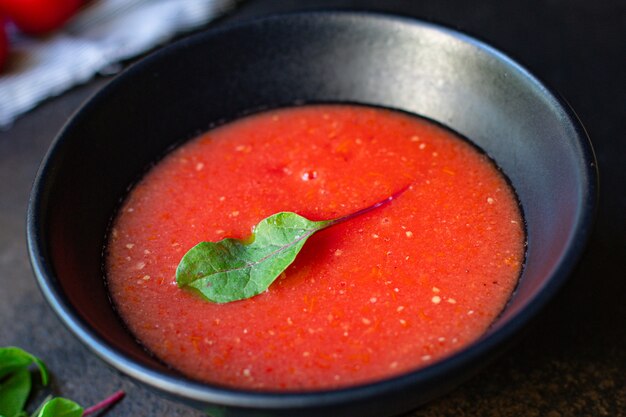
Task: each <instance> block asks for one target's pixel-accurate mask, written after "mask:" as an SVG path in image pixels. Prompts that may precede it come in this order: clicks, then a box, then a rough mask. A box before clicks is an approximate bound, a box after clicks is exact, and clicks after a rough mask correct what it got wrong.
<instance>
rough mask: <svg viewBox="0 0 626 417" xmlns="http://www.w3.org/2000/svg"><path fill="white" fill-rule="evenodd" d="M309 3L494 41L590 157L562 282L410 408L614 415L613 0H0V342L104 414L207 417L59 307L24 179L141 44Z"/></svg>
mask: <svg viewBox="0 0 626 417" xmlns="http://www.w3.org/2000/svg"><path fill="white" fill-rule="evenodd" d="M16 4H17V6H16ZM51 4H52V6H50V5H51ZM20 6H21V8H20ZM320 9H349V10H370V11H378V12H386V13H394V14H400V15H405V16H411V17H415V18H419V19H422V20H427V21H430V22H434V23H439V24H442V25H445V26H448V27H451V28H454V29H457V30H460V31H463V32H466V33H468V34H470V35H472V36H475V37H477V38H479V39H481V40H483V41H485V42H487V43H489V44H491V45H492V46H495V47H496V48H498V49H500V50H502V51H504V52H505V53H507V54H509V55H510V56H511V57H513V58H514V59H516V60H517V61H519V62H520V63H521V64H522V65H524V66H526V67H527V68H528V69H529V70H530V71H531V72H532V73H534V74H535V75H536V76H538V77H539V78H540V79H541V80H543V81H544V82H545V83H546V84H547V85H548V86H550V87H551V88H553V89H555V90H556V91H557V92H559V93H560V94H561V95H562V96H563V97H564V98H565V99H566V100H567V101H568V102H569V103H570V105H571V106H572V107H573V109H574V110H575V111H576V113H577V114H578V116H579V117H580V119H581V121H582V123H583V125H584V126H585V127H586V129H587V130H588V133H589V136H590V137H591V140H592V142H593V144H594V147H595V150H596V153H597V158H598V162H599V167H600V173H601V193H600V206H599V207H600V208H599V211H598V217H597V222H596V227H595V230H594V234H593V236H592V238H591V241H590V244H589V246H588V249H587V252H586V254H585V256H584V257H583V259H582V260H581V262H580V264H579V266H578V268H577V269H576V271H575V273H574V274H573V276H572V278H571V280H570V282H569V283H568V284H567V286H566V287H565V288H564V290H563V291H561V293H560V294H559V295H558V297H557V298H556V299H555V300H554V302H552V303H551V304H550V305H549V306H548V308H547V309H546V310H545V311H544V312H543V313H542V314H541V316H540V318H539V319H538V320H535V322H534V324H533V325H532V326H530V327H529V328H528V329H527V331H526V332H525V334H524V335H522V337H521V338H520V340H519V341H518V343H516V344H515V345H514V346H512V347H511V348H510V349H509V350H508V352H507V353H505V354H504V355H502V356H501V357H500V358H498V359H496V360H495V361H494V362H492V363H491V364H489V365H488V366H487V367H486V368H485V370H484V371H482V372H481V373H479V374H478V375H476V376H475V377H474V378H473V379H471V380H470V381H468V382H466V383H465V384H463V385H461V386H459V387H458V388H457V389H456V390H455V391H453V392H451V393H450V394H448V395H446V396H444V397H442V398H440V399H438V400H436V401H434V402H431V403H429V404H427V405H425V406H423V407H422V408H420V409H418V410H415V411H413V412H411V413H409V414H407V416H414V417H417V416H420V417H422V416H423V417H426V416H428V417H430V416H457V417H458V416H494V417H496V416H497V417H499V416H548V417H559V416H618V417H619V416H625V415H626V411H625V410H626V377H625V375H626V327H625V326H624V323H626V300H625V294H626V262H625V258H626V168H625V166H626V165H625V164H624V158H625V156H626V3H625V2H624V1H619V0H602V1H595V2H590V1H588V0H587V1H583V0H542V1H539V0H529V1H525V2H505V1H500V0H484V1H476V2H468V1H453V0H421V1H418V0H415V1H411V0H385V1H374V0H369V1H366V0H362V1H357V0H352V1H347V0H345V1H341V0H335V1H333V0H326V1H322V0H318V1H314V0H240V1H231V0H221V1H210V0H196V1H187V0H170V1H166V0H152V1H141V0H123V1H122V0H113V1H107V0H93V1H90V2H83V1H81V0H28V1H26V0H0V15H2V16H4V17H1V18H0V19H2V21H3V24H2V29H3V30H2V31H0V62H2V63H3V64H2V65H3V70H2V72H1V73H0V126H1V127H2V131H0V180H1V181H0V346H4V345H17V346H20V347H23V348H25V349H27V350H29V351H31V352H32V353H34V354H36V355H37V356H39V357H41V358H43V359H44V360H45V361H46V363H47V364H48V365H49V367H50V369H51V370H52V373H53V383H52V386H51V388H50V390H51V391H52V392H53V393H55V394H57V395H58V394H62V395H64V396H67V397H69V398H72V399H74V400H76V401H78V402H80V403H82V404H85V405H89V404H93V403H95V402H97V401H99V400H100V399H102V398H103V397H104V396H106V395H107V394H110V393H113V392H114V391H116V390H118V389H123V390H124V391H126V392H127V397H126V398H125V399H124V400H123V401H122V402H121V403H119V404H118V405H117V406H115V408H113V409H112V410H111V411H109V412H108V413H107V414H106V415H107V416H131V415H132V416H134V417H140V416H169V417H177V416H201V415H202V414H201V413H199V412H197V411H194V410H191V409H189V408H187V407H185V406H182V405H179V404H177V403H174V402H171V401H169V400H167V399H165V398H162V397H161V396H159V395H157V394H155V393H153V392H152V391H150V390H147V389H146V388H144V387H143V386H140V385H138V384H136V383H134V382H132V381H131V380H130V379H129V378H127V377H125V376H123V375H120V374H119V373H117V372H116V371H114V370H112V369H110V368H109V367H108V366H106V365H105V364H104V363H103V362H101V361H100V360H99V359H97V358H96V357H95V356H94V355H92V354H91V353H90V352H88V351H87V350H86V349H85V348H84V347H83V346H82V345H81V344H80V343H79V342H78V341H77V340H76V339H75V338H74V337H73V336H72V335H71V334H69V332H68V331H67V330H66V329H65V328H64V327H63V326H62V325H61V323H60V322H59V320H58V319H57V318H56V317H55V316H54V314H53V313H52V311H51V309H50V308H49V307H48V306H47V305H46V303H45V301H44V300H43V298H42V296H41V294H40V293H39V290H38V289H37V287H36V283H35V280H34V278H33V276H32V272H31V269H30V265H29V263H28V258H27V252H26V242H25V213H26V206H27V202H28V195H29V191H30V186H31V184H32V181H33V179H34V176H35V173H36V171H37V167H38V165H39V162H40V161H41V159H42V157H43V155H44V154H45V151H46V150H47V148H48V146H49V145H50V143H51V142H52V140H53V139H54V137H55V135H56V133H57V132H58V130H59V129H60V128H61V127H62V126H63V124H64V123H65V122H66V121H67V120H68V118H69V117H70V116H71V115H72V114H73V113H74V112H75V111H76V110H77V109H78V107H79V106H80V104H81V103H82V102H83V101H84V100H85V99H86V98H88V97H89V96H90V95H92V94H94V93H95V92H97V91H98V90H99V89H101V88H102V87H103V86H105V85H106V84H107V83H108V82H109V81H110V80H111V79H113V78H114V77H115V75H116V74H117V73H119V71H122V70H123V69H124V68H125V67H127V66H128V65H131V64H132V63H133V62H135V61H136V60H137V59H140V58H141V57H142V56H144V55H145V54H146V53H149V51H152V50H154V49H158V48H159V47H161V46H163V45H166V44H168V43H170V42H172V41H175V40H176V39H178V38H180V37H184V36H189V35H192V34H193V33H196V32H198V31H203V30H210V29H211V28H215V27H221V26H225V25H229V24H232V23H234V22H240V21H245V20H248V19H254V18H257V17H262V16H267V15H270V14H275V13H283V12H291V11H303V10H320ZM35 11H37V12H36V13H35ZM9 15H10V16H9ZM11 16H13V17H11ZM33 16H34V17H33Z"/></svg>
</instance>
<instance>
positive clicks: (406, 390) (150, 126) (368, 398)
mask: <svg viewBox="0 0 626 417" xmlns="http://www.w3.org/2000/svg"><path fill="white" fill-rule="evenodd" d="M303 102H306V103H311V102H314V103H318V102H350V103H363V104H371V105H376V106H383V107H388V108H393V109H400V110H403V111H407V112H410V113H415V114H419V115H422V116H425V117H427V118H430V119H433V120H435V121H438V122H440V123H442V124H444V125H447V126H449V127H450V128H452V129H453V130H455V131H457V132H459V133H461V134H462V135H464V136H466V137H468V138H470V139H471V140H472V141H473V142H474V143H476V144H477V145H478V146H479V147H481V148H482V149H484V150H485V151H486V152H487V153H488V154H489V155H490V156H491V157H492V158H493V159H494V160H495V161H496V162H497V164H498V165H499V166H500V167H501V168H502V170H503V171H504V172H505V174H506V175H507V176H508V178H509V179H510V181H511V183H512V185H513V187H514V188H515V190H516V191H517V194H518V196H519V199H520V201H521V204H522V207H523V211H524V214H525V220H526V223H527V233H528V249H527V262H526V265H525V268H524V271H523V274H522V277H521V280H520V282H519V286H518V288H517V290H516V292H515V294H514V296H513V298H512V299H511V301H510V303H509V305H508V306H507V308H506V310H505V311H504V312H503V313H502V315H501V316H500V317H499V318H498V319H497V321H496V322H495V323H494V324H493V326H492V327H491V328H490V330H489V331H488V332H487V334H485V335H484V336H483V337H482V338H481V339H480V340H479V341H478V342H476V343H474V344H473V345H471V346H469V347H468V348H466V349H464V350H462V351H460V352H458V353H456V354H454V355H453V356H451V357H449V358H447V359H445V360H442V361H440V362H438V363H434V364H433V365H431V366H429V367H427V368H425V369H422V370H418V371H415V372H411V373H408V374H405V375H402V376H398V377H394V378H390V379H388V380H384V381H380V382H377V383H372V384H367V385H362V386H356V387H353V388H347V389H337V390H328V391H316V392H301V393H292V392H290V393H263V392H250V391H245V390H236V389H228V388H223V387H218V386H212V385H207V384H201V383H198V382H195V381H192V380H190V379H188V378H186V377H184V376H182V375H180V374H179V373H177V372H175V371H172V370H171V369H168V368H167V367H166V366H164V365H163V364H161V363H160V362H159V361H158V360H156V359H154V358H153V357H151V356H150V355H149V354H147V353H146V352H145V351H144V350H143V349H142V348H141V347H140V346H139V345H138V344H137V343H136V341H135V339H134V338H133V337H132V336H131V335H130V334H129V333H128V331H127V330H126V329H125V327H124V325H123V324H122V322H121V321H120V319H119V318H118V317H117V315H116V314H115V312H114V311H113V309H112V307H111V304H110V302H109V298H108V296H107V291H106V288H105V286H104V282H103V272H102V248H103V245H104V238H105V232H106V229H107V226H108V224H109V221H110V219H111V216H112V215H113V213H114V211H115V209H116V207H117V206H118V204H119V201H120V199H121V198H122V197H123V196H124V195H125V194H126V192H127V190H128V187H129V185H131V184H132V183H133V182H135V181H136V180H137V179H138V178H139V177H140V176H141V174H142V173H143V172H145V170H146V168H147V167H148V166H149V165H150V164H151V163H153V162H154V161H156V160H158V159H159V158H160V157H161V156H162V155H163V154H164V153H165V152H166V151H167V150H168V149H170V148H171V147H172V146H173V145H174V144H176V143H180V142H181V141H183V140H185V139H188V138H191V137H194V136H196V135H197V134H198V133H200V132H203V131H204V130H206V129H207V128H209V127H210V126H211V125H212V124H215V123H216V122H219V121H223V120H230V119H234V118H237V117H238V116H241V115H243V114H246V113H250V112H253V111H257V110H260V109H264V108H269V107H279V106H288V105H293V104H298V103H303ZM596 182H597V172H596V167H595V159H594V155H593V151H592V148H591V145H590V143H589V141H588V139H587V137H586V134H585V132H584V130H583V128H582V127H581V125H580V123H579V122H578V121H577V119H576V117H575V115H574V114H573V112H572V111H571V110H570V109H569V108H568V106H567V105H566V104H565V103H564V102H563V101H562V100H561V99H559V98H558V97H557V96H556V95H555V94H554V93H552V92H551V91H550V90H549V89H547V88H546V87H545V86H544V85H543V84H542V83H541V82H539V81H538V80H537V79H536V78H534V77H533V76H532V75H531V74H529V73H528V72H527V71H526V70H525V69H524V68H522V67H520V66H519V65H518V64H516V63H515V62H514V61H512V60H511V59H510V58H508V57H507V56H505V55H503V54H502V53H500V52H498V51H496V50H494V49H492V48H491V47H489V46H487V45H485V44H484V43H481V42H480V41H477V40H475V39H473V38H470V37H468V36H465V35H463V34H460V33H458V32H455V31H452V30H449V29H446V28H442V27H440V26H436V25H432V24H428V23H424V22H419V21H416V20H412V19H405V18H400V17H392V16H382V15H374V14H365V13H341V12H335V13H308V14H297V15H284V16H278V17H272V18H268V19H263V20H258V21H254V22H250V23H247V24H243V25H239V26H234V27H230V28H227V29H223V30H216V31H210V32H206V33H203V34H200V35H197V36H194V37H192V38H189V39H185V40H183V41H181V42H178V43H176V44H175V45H172V46H171V47H168V48H165V49H163V50H161V51H159V52H157V53H156V54H154V55H152V56H150V57H148V58H146V59H144V60H143V61H141V62H140V63H138V64H136V65H134V66H132V67H131V68H130V69H129V70H127V71H126V72H124V73H123V74H122V75H120V76H119V77H117V78H116V79H115V80H114V81H113V82H111V83H110V84H109V85H108V86H106V87H105V88H104V89H103V90H102V91H100V92H99V93H98V94H96V95H95V97H93V98H92V99H91V100H89V101H88V102H87V103H86V104H85V105H84V106H83V107H82V108H81V109H80V111H79V112H78V113H77V114H76V115H75V116H74V117H73V118H72V119H71V120H70V121H69V122H68V123H67V125H66V126H65V128H64V129H63V131H62V132H61V133H60V135H59V136H58V137H57V138H56V140H55V142H54V144H53V145H52V147H51V149H50V151H49V152H48V154H47V156H46V157H45V160H44V162H43V164H42V166H41V169H40V171H39V173H38V176H37V179H36V182H35V185H34V188H33V191H32V197H31V201H30V206H29V212H28V244H29V251H30V256H31V261H32V264H33V268H34V271H35V274H36V276H37V279H38V281H39V285H40V287H41V289H42V291H43V294H44V296H45V298H46V299H47V300H48V302H49V303H50V304H51V306H52V308H53V309H54V310H55V311H56V312H57V314H58V315H59V316H60V317H61V319H62V321H63V322H64V323H65V324H66V325H67V326H68V327H69V328H70V330H71V331H72V332H73V333H74V334H76V336H77V337H78V338H79V339H80V340H81V341H82V342H83V343H85V344H86V345H87V346H88V347H89V348H90V349H91V350H92V351H94V352H95V353H96V354H97V355H98V356H100V357H101V358H102V359H104V360H105V361H106V362H108V363H109V364H111V365H112V366H114V367H115V368H117V369H119V370H121V371H122V372H124V373H126V374H128V375H130V376H131V377H133V378H135V379H137V380H139V381H142V382H144V383H145V384H147V385H149V386H151V387H154V388H157V389H159V390H161V391H162V392H164V393H166V394H169V395H171V396H174V397H177V398H179V399H181V400H183V401H185V402H187V403H189V404H192V405H196V406H199V407H202V408H203V409H204V410H206V411H208V412H209V413H213V412H214V413H216V414H218V415H220V416H222V415H223V416H231V415H246V416H252V415H254V416H260V415H263V416H267V415H300V416H305V415H306V416H308V415H310V416H320V415H324V416H340V415H343V416H354V415H364V416H365V415H367V416H385V415H393V414H397V413H399V412H402V411H406V410H409V409H411V408H414V407H416V406H417V405H419V404H421V403H424V402H426V401H428V400H430V399H432V398H434V397H436V396H438V395H441V394H442V393H444V392H446V391H448V390H450V389H451V388H452V387H454V386H455V385H456V384H458V383H459V382H460V381H462V380H463V379H465V378H467V377H469V376H470V375H471V374H472V373H473V372H474V371H476V370H477V369H478V368H479V367H480V366H481V365H483V364H484V362H485V360H487V359H489V358H491V357H492V356H493V355H494V353H496V352H497V351H499V350H501V349H502V347H503V346H505V345H506V343H505V342H507V341H509V340H510V339H511V337H512V336H513V335H514V334H515V333H517V332H518V331H519V330H520V328H521V327H522V326H523V325H524V324H525V323H527V322H528V321H529V319H530V318H531V317H533V316H535V315H536V314H537V313H538V311H539V310H540V308H541V307H543V306H544V305H545V304H546V302H547V301H548V300H549V299H550V298H551V297H552V296H553V295H554V293H555V291H556V290H557V289H558V288H559V287H560V286H561V285H562V284H563V282H564V281H565V280H566V278H567V276H568V274H569V273H570V272H571V270H572V268H573V267H574V266H575V263H576V260H577V259H578V257H579V256H580V255H581V253H582V251H583V248H584V246H585V243H586V241H587V238H588V236H589V234H590V230H591V227H592V219H593V212H594V209H595V204H596Z"/></svg>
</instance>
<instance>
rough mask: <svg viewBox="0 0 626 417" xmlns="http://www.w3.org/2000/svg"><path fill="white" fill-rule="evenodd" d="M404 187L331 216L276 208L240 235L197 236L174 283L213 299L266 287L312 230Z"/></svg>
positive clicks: (241, 296)
mask: <svg viewBox="0 0 626 417" xmlns="http://www.w3.org/2000/svg"><path fill="white" fill-rule="evenodd" d="M408 188H409V186H406V187H404V188H403V189H402V190H400V191H398V192H396V193H395V194H393V195H392V196H390V197H387V198H386V199H384V200H382V201H379V202H378V203H375V204H373V205H371V206H369V207H366V208H364V209H361V210H359V211H356V212H354V213H351V214H348V215H345V216H342V217H338V218H336V219H332V220H322V221H311V220H308V219H307V218H305V217H302V216H300V215H298V214H296V213H291V212H281V213H276V214H273V215H271V216H269V217H267V218H265V219H263V220H261V221H260V222H259V223H258V224H257V225H256V226H255V227H254V231H253V232H252V235H251V236H250V237H248V238H246V239H243V240H240V239H232V238H226V239H222V240H220V241H219V242H201V243H199V244H197V245H196V246H194V247H193V248H191V249H190V250H189V251H188V252H187V253H186V254H185V255H184V256H183V258H182V259H181V261H180V263H179V264H178V268H177V269H176V283H177V284H178V286H179V287H180V288H189V289H193V290H195V291H197V292H198V293H199V294H200V295H201V296H202V297H204V298H205V299H206V300H208V301H211V302H214V303H228V302H231V301H237V300H243V299H246V298H250V297H253V296H255V295H257V294H260V293H262V292H263V291H265V290H267V289H268V288H269V286H270V285H271V284H272V282H274V281H275V280H276V278H278V276H279V275H280V274H281V273H282V272H283V271H284V270H285V269H287V267H288V266H289V265H291V263H292V262H293V261H294V260H295V258H296V256H297V255H298V253H299V252H300V250H301V249H302V247H303V246H304V244H305V242H306V241H307V239H308V238H309V237H311V236H312V235H313V234H315V233H316V232H319V231H320V230H323V229H326V228H328V227H330V226H333V225H336V224H338V223H342V222H344V221H347V220H350V219H353V218H354V217H357V216H360V215H362V214H365V213H367V212H369V211H371V210H374V209H376V208H378V207H381V206H383V205H385V204H387V203H389V202H391V201H392V200H394V199H396V198H398V197H399V196H400V195H401V194H402V193H404V192H405V191H406V190H407V189H408Z"/></svg>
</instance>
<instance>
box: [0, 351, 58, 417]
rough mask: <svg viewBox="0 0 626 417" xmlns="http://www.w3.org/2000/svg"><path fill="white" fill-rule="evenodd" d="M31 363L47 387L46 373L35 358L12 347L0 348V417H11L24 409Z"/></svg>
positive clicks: (30, 383) (28, 389)
mask: <svg viewBox="0 0 626 417" xmlns="http://www.w3.org/2000/svg"><path fill="white" fill-rule="evenodd" d="M33 363H34V364H36V365H37V367H38V368H39V371H40V375H41V382H42V384H44V385H47V383H48V371H47V369H46V366H45V365H44V364H43V362H41V361H40V360H39V359H38V358H37V357H35V356H33V355H31V354H30V353H28V352H26V351H24V350H22V349H20V348H16V347H12V346H10V347H3V348H0V415H2V416H7V417H13V416H16V415H18V414H19V413H20V412H21V411H22V409H23V408H24V404H26V400H27V399H28V395H29V394H30V389H31V386H32V380H31V376H30V371H29V370H28V368H29V366H30V365H31V364H33Z"/></svg>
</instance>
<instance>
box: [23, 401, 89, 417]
mask: <svg viewBox="0 0 626 417" xmlns="http://www.w3.org/2000/svg"><path fill="white" fill-rule="evenodd" d="M82 415H83V407H81V406H80V405H78V404H76V403H75V402H74V401H71V400H68V399H66V398H62V397H57V398H53V399H51V400H49V401H46V402H45V403H44V404H43V405H42V406H41V407H40V408H39V410H38V411H37V413H36V414H33V417H81V416H82Z"/></svg>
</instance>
